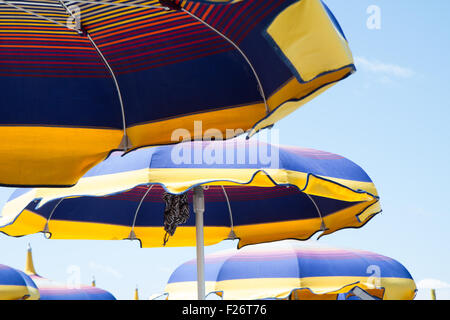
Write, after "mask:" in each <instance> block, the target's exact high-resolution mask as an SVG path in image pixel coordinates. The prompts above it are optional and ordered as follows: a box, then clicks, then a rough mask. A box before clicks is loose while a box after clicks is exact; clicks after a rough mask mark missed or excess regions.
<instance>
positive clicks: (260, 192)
mask: <svg viewBox="0 0 450 320" xmlns="http://www.w3.org/2000/svg"><path fill="white" fill-rule="evenodd" d="M212 151H213V152H212ZM211 152H212V153H211ZM220 157H222V159H220ZM177 204H178V205H179V206H178V207H177ZM205 209H206V211H205ZM192 211H193V212H195V213H196V214H195V215H190V214H189V212H192ZM380 211H381V209H380V205H379V199H378V196H377V191H376V189H375V186H374V184H373V183H372V181H371V180H370V178H369V177H368V175H367V174H366V173H365V172H364V170H362V169H361V168H360V167H359V166H358V165H356V164H355V163H353V162H351V161H350V160H348V159H345V158H343V157H341V156H338V155H336V154H332V153H328V152H323V151H317V150H312V149H304V148H298V147H287V146H277V145H271V144H267V143H263V142H256V141H253V142H249V141H245V140H242V141H241V140H229V141H212V142H188V143H181V144H178V145H175V146H163V147H153V148H143V149H138V150H135V151H132V152H129V153H126V154H122V153H113V154H111V155H110V157H109V158H108V159H107V160H105V161H104V162H102V163H101V164H99V165H98V166H96V167H94V168H93V169H92V170H90V171H89V172H88V173H87V174H86V176H85V177H83V178H82V179H80V182H79V183H78V184H77V185H76V186H74V187H72V188H63V189H62V188H53V189H52V188H38V189H18V190H17V191H16V192H15V193H14V194H13V195H12V196H11V198H10V200H9V201H8V203H7V204H6V205H5V207H4V208H3V211H2V215H3V218H2V220H0V226H2V227H1V228H0V231H1V232H4V233H6V234H8V235H11V236H22V235H26V234H32V233H37V232H44V233H45V234H46V235H47V236H48V237H50V238H52V239H102V240H117V239H138V240H140V242H141V245H142V246H143V247H156V246H162V245H167V246H193V245H197V249H198V250H199V252H198V254H199V259H200V260H202V258H201V257H202V254H203V246H204V243H206V245H211V244H215V243H218V242H220V241H222V240H224V239H239V247H242V246H244V245H247V244H255V243H261V242H268V241H276V240H283V239H289V238H293V239H303V240H304V239H308V238H310V237H311V236H312V235H313V234H315V233H316V232H318V231H322V235H324V234H329V233H332V232H335V231H337V230H340V229H343V228H350V227H352V228H357V227H361V226H363V225H364V224H365V223H367V222H368V221H369V220H370V219H371V218H372V217H373V216H374V215H375V214H377V213H378V212H380ZM204 212H205V213H204ZM175 228H176V232H175ZM169 235H170V236H171V237H170V238H168V236H169ZM204 241H205V242H204Z"/></svg>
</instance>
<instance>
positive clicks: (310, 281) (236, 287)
mask: <svg viewBox="0 0 450 320" xmlns="http://www.w3.org/2000/svg"><path fill="white" fill-rule="evenodd" d="M379 280H380V282H379V285H380V287H382V288H384V289H385V295H384V297H383V298H384V299H385V300H412V299H413V298H414V295H415V289H416V285H415V283H414V281H413V280H411V279H404V278H380V279H379ZM372 281H373V278H370V277H311V278H301V279H299V278H275V279H271V278H256V279H239V280H226V281H219V282H211V281H207V282H206V292H207V293H210V292H216V291H219V292H220V291H221V292H223V299H224V300H253V299H264V298H286V297H289V295H290V294H291V292H292V291H293V290H295V289H301V288H308V289H310V290H311V291H312V292H313V293H315V294H319V295H324V294H332V295H335V294H339V293H347V292H348V291H350V290H351V289H352V288H354V287H356V286H357V287H360V288H361V289H363V290H373V289H374V288H375V286H374V285H373V282H372ZM196 288H197V283H196V282H194V281H189V282H175V283H169V284H167V286H166V289H165V291H166V292H167V293H168V294H169V299H175V300H178V299H195V298H196V297H195V295H196ZM304 298H306V296H304Z"/></svg>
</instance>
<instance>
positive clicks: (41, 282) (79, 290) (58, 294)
mask: <svg viewBox="0 0 450 320" xmlns="http://www.w3.org/2000/svg"><path fill="white" fill-rule="evenodd" d="M25 272H26V273H27V274H28V275H29V276H30V278H31V279H33V281H34V283H35V284H36V285H37V288H38V289H39V294H40V300H116V298H115V297H114V296H113V295H112V294H111V293H109V292H108V291H105V290H103V289H100V288H97V287H95V286H86V285H79V286H77V287H71V286H67V285H65V284H62V283H58V282H56V281H53V280H49V279H46V278H43V277H41V276H40V275H38V274H37V272H36V270H35V268H34V263H33V257H32V253H31V248H28V252H27V262H26V267H25Z"/></svg>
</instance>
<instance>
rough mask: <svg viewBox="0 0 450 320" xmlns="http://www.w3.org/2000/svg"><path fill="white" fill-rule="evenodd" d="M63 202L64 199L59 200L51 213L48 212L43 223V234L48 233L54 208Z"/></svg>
mask: <svg viewBox="0 0 450 320" xmlns="http://www.w3.org/2000/svg"><path fill="white" fill-rule="evenodd" d="M63 200H64V198H61V199H59V201H58V202H57V203H56V205H55V206H54V207H53V209H52V211H51V212H50V215H49V216H48V218H47V221H46V222H45V226H44V230H43V231H44V233H48V232H49V231H50V230H49V227H48V224H49V222H50V219H51V218H52V216H53V213H55V210H56V208H58V206H59V205H60V204H61V202H62V201H63Z"/></svg>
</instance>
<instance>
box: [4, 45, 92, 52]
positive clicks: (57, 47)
mask: <svg viewBox="0 0 450 320" xmlns="http://www.w3.org/2000/svg"><path fill="white" fill-rule="evenodd" d="M0 48H45V49H79V50H89V51H95V49H93V48H87V47H59V46H28V45H22V46H16V45H0Z"/></svg>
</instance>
